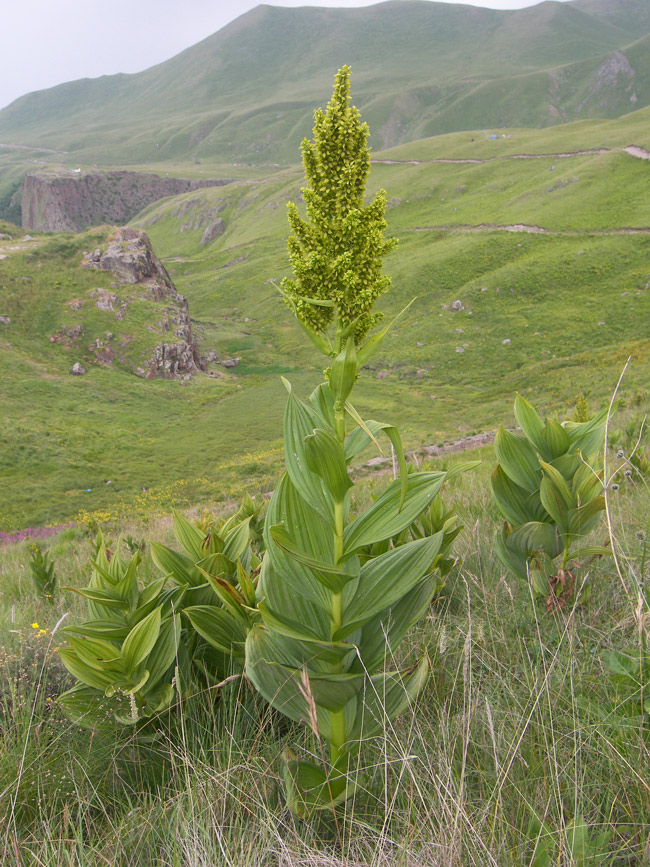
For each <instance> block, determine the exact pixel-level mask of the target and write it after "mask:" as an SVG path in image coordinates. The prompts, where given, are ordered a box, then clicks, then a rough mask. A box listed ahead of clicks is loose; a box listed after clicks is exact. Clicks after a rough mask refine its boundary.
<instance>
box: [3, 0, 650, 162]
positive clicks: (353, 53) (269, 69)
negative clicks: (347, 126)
mask: <svg viewBox="0 0 650 867" xmlns="http://www.w3.org/2000/svg"><path fill="white" fill-rule="evenodd" d="M608 2H609V3H610V4H614V5H617V4H616V0H608ZM590 3H595V0H580V3H576V2H573V3H556V2H543V3H541V4H539V5H537V6H534V7H529V8H527V9H523V10H518V11H515V12H502V11H495V10H491V9H483V8H476V7H470V6H461V5H450V4H445V3H434V2H428V0H390V2H386V3H381V4H379V5H377V6H371V7H365V8H362V9H325V8H314V7H302V8H299V9H289V8H278V7H273V6H266V5H262V6H258V7H257V8H256V9H254V10H252V11H251V12H248V13H246V14H245V15H242V16H241V17H240V18H238V19H237V20H236V21H234V22H232V23H231V24H230V25H228V26H227V27H225V28H223V29H222V30H220V31H219V32H218V33H216V34H214V35H213V36H210V37H208V38H207V39H205V40H204V41H203V42H201V43H199V44H198V45H195V46H193V47H192V48H189V49H187V50H186V51H184V52H182V53H181V54H179V55H177V56H176V57H174V58H172V59H171V60H169V61H166V62H165V63H162V64H159V65H157V66H155V67H152V68H151V69H148V70H146V71H144V72H142V73H138V74H136V75H114V76H104V77H102V78H99V79H95V80H88V79H84V80H81V81H76V82H70V83H68V84H63V85H60V86H58V87H55V88H51V89H49V90H46V91H40V92H37V93H34V94H28V95H27V96H25V97H22V98H21V99H18V100H16V101H15V102H14V103H13V104H12V105H11V106H9V107H7V108H5V109H4V110H3V111H2V112H0V141H2V142H8V143H23V144H25V143H27V144H30V145H40V146H47V147H51V148H56V149H61V150H64V151H69V152H70V153H71V154H72V156H71V157H70V158H71V159H80V158H81V157H84V158H87V159H90V158H92V159H93V160H96V161H98V162H104V163H106V162H118V161H119V162H135V161H142V160H159V159H168V158H172V157H174V156H178V155H182V156H183V157H184V158H188V157H193V158H194V157H206V158H208V157H209V158H211V159H216V160H224V161H242V160H245V161H252V162H264V161H268V160H282V161H289V160H292V159H293V155H294V154H295V147H296V145H295V142H296V141H299V140H300V139H301V138H302V137H303V136H304V135H306V134H308V133H309V131H310V128H311V117H312V108H313V106H314V105H315V104H319V103H320V102H322V101H323V94H324V93H327V92H328V86H329V81H330V80H331V75H332V72H333V70H335V69H336V68H338V67H340V66H341V65H343V64H344V63H348V64H350V65H351V66H352V68H353V73H354V89H355V102H356V104H357V105H358V106H359V107H360V108H361V109H362V111H363V112H364V117H365V118H366V119H367V120H368V122H369V123H370V125H371V129H373V130H374V139H373V142H374V146H375V147H376V148H377V147H385V146H390V145H395V144H398V143H399V142H401V141H407V140H413V139H416V138H419V137H422V136H423V135H429V134H433V133H441V132H448V131H452V130H455V129H471V128H477V127H480V126H495V125H500V124H507V125H511V126H515V125H524V124H525V125H529V126H530V125H534V126H545V125H548V124H551V123H557V122H561V121H563V120H570V119H573V118H579V117H588V116H606V117H609V116H613V115H614V114H616V113H618V114H620V113H623V112H625V111H629V109H630V108H634V107H641V106H642V105H645V104H649V103H650V94H649V93H648V89H647V82H648V81H650V70H649V69H648V65H649V62H648V60H647V57H646V55H647V52H646V53H644V52H643V51H639V52H636V53H633V54H632V55H631V56H628V55H627V53H626V51H625V49H626V46H627V45H629V44H630V43H632V42H633V41H635V40H637V39H639V37H642V36H643V35H645V33H646V32H647V30H649V29H650V22H648V21H646V18H647V16H646V15H645V14H644V13H643V9H642V7H640V9H639V10H636V5H635V0H625V3H624V4H623V6H624V7H625V9H628V13H627V14H625V15H618V16H616V15H613V14H612V15H608V14H605V13H606V12H607V9H609V7H608V6H607V4H606V3H605V4H603V3H602V2H600V3H599V5H598V4H597V9H596V10H595V11H597V12H598V13H599V14H595V11H594V10H592V9H591V7H590V5H589V4H590ZM629 4H632V5H629ZM618 5H620V4H618ZM603 10H604V11H603ZM629 10H631V11H629ZM635 22H636V24H637V26H636V27H634V26H633V25H634V23H635ZM644 28H646V29H645V30H644ZM315 34H318V38H317V39H315V38H314V35H315ZM614 53H621V54H622V55H623V56H624V57H625V60H624V61H620V62H619V63H618V65H617V64H616V63H614V65H613V67H612V64H611V63H610V67H611V69H610V74H609V77H606V81H605V82H603V81H602V78H603V75H602V74H600V78H599V70H600V69H601V67H602V66H603V64H607V58H608V57H610V56H611V55H612V54H614ZM628 67H629V69H631V75H632V78H633V79H634V81H633V83H632V87H633V90H631V91H630V90H629V88H628V89H626V87H627V85H628V84H630V81H629V79H630V72H629V69H628ZM599 81H600V85H599V87H598V90H599V91H600V93H601V97H603V98H600V99H599V100H596V101H593V104H590V103H589V100H588V99H587V101H586V102H585V101H584V99H585V97H584V96H583V97H582V98H581V99H580V100H577V99H573V98H572V95H573V94H576V93H584V94H588V93H589V89H590V88H592V89H593V87H595V86H596V85H597V84H598V82H599ZM621 81H622V82H623V85H621ZM558 82H559V83H558ZM563 82H565V83H566V87H564V89H563V87H562V83H563ZM632 95H634V97H635V99H636V102H633V104H631V103H630V101H629V100H630V97H631V96H632ZM479 106H480V107H481V108H480V110H479V109H478V107H479ZM288 140H289V141H288Z"/></svg>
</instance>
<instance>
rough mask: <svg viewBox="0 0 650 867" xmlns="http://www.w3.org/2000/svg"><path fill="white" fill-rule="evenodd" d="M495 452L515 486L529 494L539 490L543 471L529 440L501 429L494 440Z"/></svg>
mask: <svg viewBox="0 0 650 867" xmlns="http://www.w3.org/2000/svg"><path fill="white" fill-rule="evenodd" d="M494 451H495V454H496V456H497V460H498V461H499V463H500V464H501V467H502V468H503V471H504V472H505V474H506V475H507V476H509V477H510V478H511V479H512V481H513V482H515V484H517V485H519V487H520V488H523V489H524V490H526V491H528V492H529V493H532V492H533V491H535V490H537V488H538V487H539V482H540V479H541V477H542V471H541V469H540V467H539V461H538V459H537V455H536V454H535V449H534V448H533V447H532V446H531V444H530V443H529V442H528V440H526V439H524V438H523V437H519V436H516V435H515V434H513V433H510V431H507V430H506V429H505V428H504V427H500V428H499V430H498V431H497V435H496V437H495V438H494Z"/></svg>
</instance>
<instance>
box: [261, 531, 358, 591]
mask: <svg viewBox="0 0 650 867" xmlns="http://www.w3.org/2000/svg"><path fill="white" fill-rule="evenodd" d="M269 532H270V534H271V537H272V538H273V541H274V542H275V543H276V544H277V545H279V546H280V548H282V550H283V551H285V552H286V553H287V554H288V555H289V556H290V557H291V558H292V559H293V560H297V561H298V563H300V564H302V565H303V566H306V567H307V568H308V569H310V570H311V572H312V573H313V575H314V577H315V578H317V579H318V580H319V581H320V582H321V584H323V585H324V586H325V587H327V588H328V589H329V590H332V591H333V592H334V593H340V592H341V590H342V589H343V587H344V586H345V585H346V584H347V583H348V581H351V580H352V579H353V578H355V577H356V576H357V575H358V574H359V566H358V560H357V561H356V563H355V562H354V561H351V562H350V563H349V565H348V570H347V571H346V569H344V568H342V567H341V566H335V565H334V564H333V563H324V562H323V561H322V560H317V559H316V558H315V557H311V556H310V555H309V554H307V553H305V552H303V551H300V550H299V548H298V546H297V544H296V542H295V541H294V540H293V539H292V538H291V536H290V535H289V534H288V533H287V531H286V529H285V527H284V525H283V524H279V525H276V526H275V527H270V528H269Z"/></svg>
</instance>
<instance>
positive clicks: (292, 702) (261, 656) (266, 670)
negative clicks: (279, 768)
mask: <svg viewBox="0 0 650 867" xmlns="http://www.w3.org/2000/svg"><path fill="white" fill-rule="evenodd" d="M277 643H278V642H277V639H272V638H271V636H270V635H269V633H268V632H267V630H266V628H263V627H260V626H254V627H253V628H252V629H251V631H250V632H249V633H248V637H247V639H246V675H247V677H248V679H249V680H250V681H251V683H252V684H253V686H254V687H255V689H256V690H257V691H258V692H259V693H261V695H262V696H263V697H264V698H265V699H266V700H267V701H268V702H269V704H271V705H272V706H273V707H274V708H275V709H276V710H279V711H281V712H282V713H283V714H285V716H288V717H289V719H292V720H294V722H306V723H309V719H310V711H309V706H308V703H307V699H306V697H305V694H304V687H303V684H302V681H301V679H300V677H297V676H296V672H295V671H294V670H292V669H289V668H288V667H286V666H284V665H282V664H281V663H278V662H275V661H274V660H275V659H276V658H277V657H278V651H277ZM301 687H303V691H301ZM317 724H318V730H319V732H320V734H321V737H323V738H325V739H329V738H330V737H331V733H332V730H331V725H330V715H329V713H328V712H327V711H326V710H325V709H321V708H317Z"/></svg>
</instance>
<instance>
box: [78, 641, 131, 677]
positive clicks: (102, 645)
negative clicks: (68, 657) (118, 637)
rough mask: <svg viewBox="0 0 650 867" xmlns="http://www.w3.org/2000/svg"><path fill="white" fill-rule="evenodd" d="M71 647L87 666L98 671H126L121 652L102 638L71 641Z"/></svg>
mask: <svg viewBox="0 0 650 867" xmlns="http://www.w3.org/2000/svg"><path fill="white" fill-rule="evenodd" d="M68 640H69V642H70V647H71V648H72V649H73V650H74V651H75V653H76V654H77V656H78V657H79V659H80V660H81V661H82V662H85V663H86V665H89V666H90V667H91V668H96V669H97V670H98V671H124V670H125V668H124V660H123V659H122V654H121V652H120V650H119V649H118V648H117V647H116V646H115V645H114V644H112V643H111V642H110V641H105V640H104V639H101V638H76V637H74V636H71V637H70V638H69V639H68Z"/></svg>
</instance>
